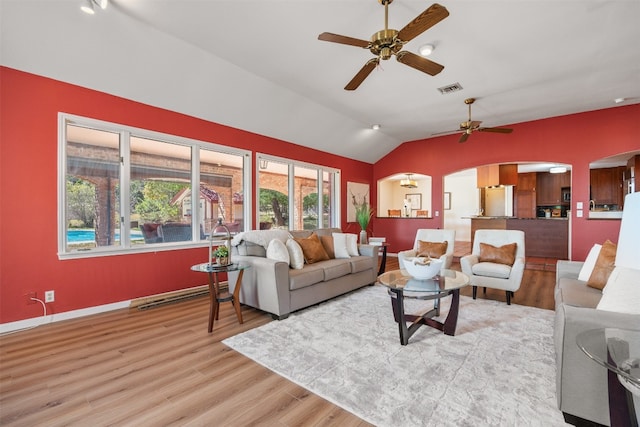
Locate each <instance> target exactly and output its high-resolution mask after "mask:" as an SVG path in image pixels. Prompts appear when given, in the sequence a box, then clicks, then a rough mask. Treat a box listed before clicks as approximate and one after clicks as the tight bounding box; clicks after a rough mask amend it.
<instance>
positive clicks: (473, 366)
mask: <svg viewBox="0 0 640 427" xmlns="http://www.w3.org/2000/svg"><path fill="white" fill-rule="evenodd" d="M405 301H406V303H407V304H406V306H407V307H408V310H407V312H417V310H419V309H421V308H428V305H429V304H431V305H432V304H433V302H432V301H419V300H405ZM442 301H443V302H442V312H441V316H440V318H441V319H444V317H446V312H447V309H448V306H449V301H450V298H445V299H443V300H442ZM552 329H553V312H552V311H549V310H542V309H537V308H531V307H525V306H520V305H516V304H512V305H510V306H508V305H506V304H505V303H504V302H497V301H489V300H481V299H478V300H475V301H474V300H473V299H471V298H469V297H464V296H463V297H461V299H460V315H459V318H458V327H457V330H456V335H455V336H453V337H452V336H447V335H444V334H443V333H442V332H440V331H438V330H435V329H433V328H428V327H425V326H423V327H422V328H420V329H419V330H418V331H417V332H416V333H415V334H414V335H413V336H412V337H411V339H410V340H409V344H408V345H407V346H402V345H400V339H399V335H398V326H397V324H396V323H395V322H394V320H393V313H392V311H391V302H390V298H389V296H388V294H387V292H386V288H384V287H382V286H379V285H377V286H369V287H366V288H362V289H360V290H358V291H355V292H352V293H350V294H347V295H344V296H342V297H339V298H336V299H333V300H331V301H328V302H326V303H323V304H320V305H318V306H315V307H311V308H309V309H306V310H303V311H300V312H297V313H294V314H292V315H291V316H290V317H289V318H287V319H285V320H281V321H273V322H270V323H268V324H266V325H263V326H261V327H259V328H256V329H252V330H250V331H247V332H245V333H242V334H239V335H236V336H233V337H231V338H228V339H226V340H224V341H223V342H224V344H226V345H228V346H229V347H231V348H233V349H234V350H236V351H238V352H240V353H242V354H244V355H245V356H247V357H249V358H251V359H252V360H254V361H256V362H257V363H259V364H261V365H263V366H265V367H267V368H268V369H270V370H272V371H274V372H276V373H277V374H279V375H281V376H283V377H285V378H287V379H289V380H291V381H293V382H295V383H296V384H299V385H300V386H302V387H304V388H306V389H307V390H309V391H311V392H313V393H315V394H317V395H319V396H321V397H323V398H324V399H326V400H329V401H330V402H333V403H334V404H336V405H338V406H340V407H342V408H344V409H346V410H347V411H350V412H351V413H353V414H355V415H357V416H358V417H360V418H362V419H363V420H365V421H367V422H369V423H371V424H374V425H377V426H393V427H399V426H489V425H490V426H529V425H532V426H535V425H539V426H555V425H565V423H564V420H563V417H562V413H561V412H560V411H559V410H558V409H557V407H556V395H555V361H554V350H553V339H552Z"/></svg>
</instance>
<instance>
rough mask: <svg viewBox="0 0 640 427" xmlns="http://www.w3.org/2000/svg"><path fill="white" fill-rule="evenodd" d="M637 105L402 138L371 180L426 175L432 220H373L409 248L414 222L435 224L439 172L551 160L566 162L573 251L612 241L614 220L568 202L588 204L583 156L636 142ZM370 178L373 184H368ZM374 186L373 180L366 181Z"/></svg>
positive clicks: (379, 231)
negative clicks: (462, 136) (503, 127)
mask: <svg viewBox="0 0 640 427" xmlns="http://www.w3.org/2000/svg"><path fill="white" fill-rule="evenodd" d="M638 123H640V104H636V105H631V106H625V107H617V108H610V109H606V110H599V111H592V112H587V113H580V114H572V115H568V116H561V117H555V118H550V119H544V120H537V121H533V122H526V123H520V124H515V125H513V126H509V127H512V128H513V129H514V131H513V133H512V134H510V135H499V134H491V133H482V132H476V133H474V134H473V135H472V136H471V137H470V138H469V139H468V140H467V142H466V143H464V144H459V143H458V138H459V135H457V134H456V135H448V136H442V137H439V138H431V139H428V140H420V141H412V142H407V143H404V144H403V145H402V146H400V147H399V148H398V149H396V150H394V151H393V152H391V153H390V154H388V155H387V156H385V157H384V158H383V159H381V160H380V161H378V162H377V163H376V164H375V165H374V173H373V182H374V183H375V182H377V180H378V179H381V178H384V177H387V176H389V175H393V174H397V173H405V172H414V173H421V174H425V175H430V176H431V177H432V178H433V188H432V191H433V194H434V197H433V200H432V210H433V211H434V212H435V211H440V215H441V216H440V217H434V218H432V219H425V220H415V219H404V220H403V219H399V220H390V219H374V221H373V229H374V231H375V234H376V235H378V236H385V237H387V241H389V242H390V243H391V247H390V251H391V252H397V251H398V250H403V249H407V248H410V247H412V245H413V241H414V239H415V230H416V229H417V228H442V227H443V220H442V212H443V211H442V199H441V197H440V196H439V195H441V194H442V193H443V177H444V176H445V175H448V174H450V173H453V172H457V171H460V170H464V169H469V168H473V167H477V166H480V165H484V164H492V163H514V162H526V161H542V162H558V163H567V164H570V165H571V166H572V171H571V172H572V194H571V198H572V207H571V208H572V214H573V218H572V258H573V259H574V260H584V259H585V258H586V255H587V253H588V251H589V249H590V248H591V246H593V244H594V243H596V242H597V243H602V242H603V241H604V240H605V239H611V240H612V241H613V242H617V239H618V233H619V230H620V221H619V220H588V219H586V218H576V217H575V202H577V201H582V202H583V203H584V206H585V210H584V212H585V215H586V213H587V210H588V207H589V163H590V162H593V161H594V160H597V159H600V158H603V157H609V156H612V155H615V154H619V153H624V152H629V151H634V150H638V149H640V138H639V137H638V134H637V127H638ZM374 185H375V184H374ZM372 188H375V187H372Z"/></svg>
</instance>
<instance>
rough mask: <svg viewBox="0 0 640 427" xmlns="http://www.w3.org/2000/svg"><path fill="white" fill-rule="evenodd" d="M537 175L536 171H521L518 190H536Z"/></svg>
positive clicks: (517, 185)
mask: <svg viewBox="0 0 640 427" xmlns="http://www.w3.org/2000/svg"><path fill="white" fill-rule="evenodd" d="M536 176H537V174H536V173H535V172H527V173H519V174H518V184H516V190H531V191H535V190H536Z"/></svg>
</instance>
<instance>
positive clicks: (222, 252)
mask: <svg viewBox="0 0 640 427" xmlns="http://www.w3.org/2000/svg"><path fill="white" fill-rule="evenodd" d="M213 254H214V256H215V257H216V262H217V263H218V264H219V265H227V264H229V248H227V247H226V246H218V247H217V248H216V250H215V251H213Z"/></svg>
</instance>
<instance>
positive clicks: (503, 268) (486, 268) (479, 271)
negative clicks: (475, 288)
mask: <svg viewBox="0 0 640 427" xmlns="http://www.w3.org/2000/svg"><path fill="white" fill-rule="evenodd" d="M481 244H482V243H481ZM471 271H472V272H473V274H475V275H476V276H487V277H497V278H500V279H508V278H509V275H510V274H511V267H510V266H508V265H505V264H500V263H496V262H479V263H477V264H475V265H474V266H473V267H471Z"/></svg>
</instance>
